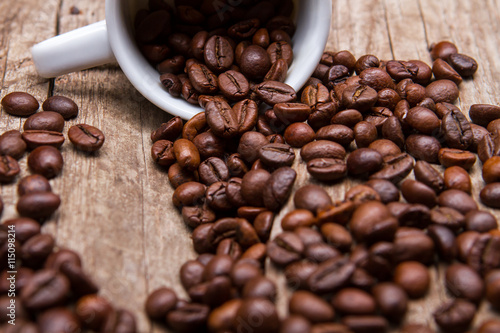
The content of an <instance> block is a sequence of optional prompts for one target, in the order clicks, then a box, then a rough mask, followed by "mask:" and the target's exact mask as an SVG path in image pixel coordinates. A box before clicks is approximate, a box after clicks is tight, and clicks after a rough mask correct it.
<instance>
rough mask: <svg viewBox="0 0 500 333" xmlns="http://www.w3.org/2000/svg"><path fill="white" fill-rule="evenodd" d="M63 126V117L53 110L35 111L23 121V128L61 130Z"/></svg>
mask: <svg viewBox="0 0 500 333" xmlns="http://www.w3.org/2000/svg"><path fill="white" fill-rule="evenodd" d="M63 128H64V118H63V117H62V116H61V114H59V113H57V112H54V111H44V112H39V113H35V114H34V115H32V116H30V117H29V118H28V119H26V121H25V122H24V125H23V129H24V130H25V131H26V130H45V131H55V132H62V130H63Z"/></svg>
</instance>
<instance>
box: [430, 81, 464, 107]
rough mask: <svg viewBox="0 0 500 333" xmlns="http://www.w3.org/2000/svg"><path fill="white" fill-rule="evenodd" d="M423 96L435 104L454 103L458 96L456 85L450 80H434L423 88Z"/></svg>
mask: <svg viewBox="0 0 500 333" xmlns="http://www.w3.org/2000/svg"><path fill="white" fill-rule="evenodd" d="M425 94H426V95H427V96H428V97H430V98H432V100H433V101H434V102H435V103H442V102H447V103H454V102H455V101H456V100H457V98H458V95H459V91H458V87H457V85H456V84H455V83H454V82H453V81H450V80H436V81H434V82H432V83H431V84H429V85H428V86H427V87H426V88H425Z"/></svg>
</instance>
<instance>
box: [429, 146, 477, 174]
mask: <svg viewBox="0 0 500 333" xmlns="http://www.w3.org/2000/svg"><path fill="white" fill-rule="evenodd" d="M438 159H439V163H441V165H443V166H444V167H447V168H448V167H451V166H460V167H462V168H464V169H465V170H469V169H470V168H472V166H473V165H474V163H475V162H476V156H475V155H474V154H473V153H471V152H468V151H465V150H461V149H453V148H441V149H440V150H439V154H438Z"/></svg>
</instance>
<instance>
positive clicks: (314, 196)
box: [293, 184, 332, 213]
mask: <svg viewBox="0 0 500 333" xmlns="http://www.w3.org/2000/svg"><path fill="white" fill-rule="evenodd" d="M293 202H294V204H295V207H296V208H299V209H307V210H309V211H311V212H313V213H316V211H317V210H318V209H322V208H325V207H327V206H329V205H331V204H332V199H331V198H330V196H329V195H328V193H327V192H326V191H325V190H324V189H323V188H322V187H320V186H318V185H312V184H309V185H305V186H302V187H301V188H299V189H298V190H297V191H296V192H295V194H294V198H293Z"/></svg>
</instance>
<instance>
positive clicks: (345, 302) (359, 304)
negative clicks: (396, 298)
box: [332, 288, 376, 315]
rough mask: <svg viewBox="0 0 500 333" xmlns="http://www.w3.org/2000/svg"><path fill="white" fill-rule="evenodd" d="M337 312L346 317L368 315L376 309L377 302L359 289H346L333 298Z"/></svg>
mask: <svg viewBox="0 0 500 333" xmlns="http://www.w3.org/2000/svg"><path fill="white" fill-rule="evenodd" d="M332 304H333V307H334V308H335V310H337V311H339V312H340V313H342V314H344V315H368V314H373V313H374V312H375V309H376V305H375V300H374V299H373V297H372V296H371V295H370V294H368V293H367V292H366V291H363V290H361V289H357V288H344V289H342V290H340V291H339V292H338V293H336V294H335V295H334V296H333V298H332Z"/></svg>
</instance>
